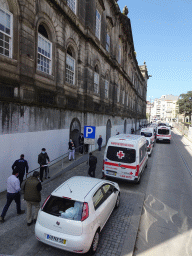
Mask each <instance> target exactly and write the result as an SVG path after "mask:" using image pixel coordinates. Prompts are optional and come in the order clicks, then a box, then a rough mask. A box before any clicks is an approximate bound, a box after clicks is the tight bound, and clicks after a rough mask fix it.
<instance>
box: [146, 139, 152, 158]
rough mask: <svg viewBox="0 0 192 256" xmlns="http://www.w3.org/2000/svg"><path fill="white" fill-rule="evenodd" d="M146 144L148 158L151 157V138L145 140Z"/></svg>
mask: <svg viewBox="0 0 192 256" xmlns="http://www.w3.org/2000/svg"><path fill="white" fill-rule="evenodd" d="M146 143H147V154H148V156H151V154H152V151H153V142H152V140H151V138H146Z"/></svg>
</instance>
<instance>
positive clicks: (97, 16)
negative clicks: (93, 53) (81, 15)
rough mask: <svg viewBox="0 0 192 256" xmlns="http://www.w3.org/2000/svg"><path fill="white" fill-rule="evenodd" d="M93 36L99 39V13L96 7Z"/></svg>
mask: <svg viewBox="0 0 192 256" xmlns="http://www.w3.org/2000/svg"><path fill="white" fill-rule="evenodd" d="M95 36H96V37H97V38H98V39H99V40H100V36H101V13H100V12H99V10H98V9H96V23H95Z"/></svg>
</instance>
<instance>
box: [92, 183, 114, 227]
mask: <svg viewBox="0 0 192 256" xmlns="http://www.w3.org/2000/svg"><path fill="white" fill-rule="evenodd" d="M105 185H106V184H105ZM105 185H102V186H101V187H100V188H99V189H98V190H97V191H96V193H95V194H94V196H93V205H94V208H95V215H96V218H97V222H98V224H99V226H100V227H101V229H102V228H103V227H104V225H105V223H106V221H107V219H108V217H109V215H110V213H111V208H112V202H111V201H113V200H111V198H110V193H111V192H110V191H109V193H108V194H106V193H105V190H106V191H107V187H105V188H104V189H105V190H104V189H103V186H105Z"/></svg>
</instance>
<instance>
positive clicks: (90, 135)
mask: <svg viewBox="0 0 192 256" xmlns="http://www.w3.org/2000/svg"><path fill="white" fill-rule="evenodd" d="M84 144H91V145H94V144H95V126H84Z"/></svg>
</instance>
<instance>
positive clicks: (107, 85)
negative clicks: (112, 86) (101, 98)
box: [105, 80, 109, 99]
mask: <svg viewBox="0 0 192 256" xmlns="http://www.w3.org/2000/svg"><path fill="white" fill-rule="evenodd" d="M108 97H109V81H107V80H105V98H106V99H107V98H108Z"/></svg>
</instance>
